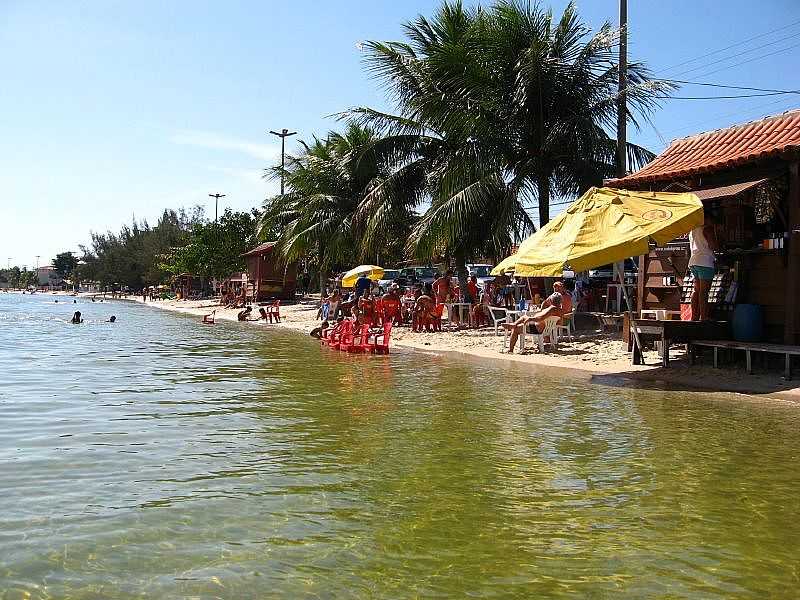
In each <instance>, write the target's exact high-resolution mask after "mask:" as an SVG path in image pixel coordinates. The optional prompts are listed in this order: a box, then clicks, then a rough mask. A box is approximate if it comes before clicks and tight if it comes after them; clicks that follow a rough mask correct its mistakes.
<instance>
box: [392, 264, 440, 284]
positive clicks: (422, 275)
mask: <svg viewBox="0 0 800 600" xmlns="http://www.w3.org/2000/svg"><path fill="white" fill-rule="evenodd" d="M438 276H439V274H438V273H437V272H436V269H434V268H433V267H405V268H403V269H400V275H399V276H398V277H397V278H396V279H397V282H398V283H399V284H400V285H403V286H408V285H414V284H416V283H428V284H432V283H433V282H434V281H436V278H437V277H438Z"/></svg>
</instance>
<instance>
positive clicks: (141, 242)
mask: <svg viewBox="0 0 800 600" xmlns="http://www.w3.org/2000/svg"><path fill="white" fill-rule="evenodd" d="M259 219H260V213H259V212H258V211H257V210H252V211H251V212H234V211H231V210H230V209H226V210H225V211H224V212H223V213H222V215H220V218H219V220H218V221H216V222H215V221H211V220H208V219H206V217H205V215H204V211H203V209H202V208H201V207H199V206H196V207H194V208H192V209H191V210H188V211H187V210H186V209H177V210H173V209H168V210H165V211H164V212H163V213H162V215H161V216H160V217H159V219H158V222H157V223H156V224H155V225H153V226H151V225H150V224H149V223H148V222H147V221H146V220H143V221H133V222H132V223H131V224H130V225H123V226H122V228H121V229H120V231H119V233H113V232H110V231H109V232H106V233H92V234H91V242H90V243H89V244H88V245H81V246H80V253H79V254H78V255H77V256H76V255H75V253H73V252H69V251H67V252H61V253H59V254H57V255H56V256H55V257H54V258H53V261H52V264H53V267H54V270H55V272H56V273H57V274H58V276H59V277H61V278H63V279H66V280H68V281H70V282H71V283H74V284H77V283H79V282H96V283H98V284H99V285H100V286H101V288H103V289H107V290H120V289H129V290H134V291H139V290H142V289H144V288H145V287H148V286H153V285H160V284H165V283H170V282H171V281H172V280H173V279H174V277H175V276H176V275H180V274H183V273H190V274H191V275H193V276H196V277H200V278H208V279H211V278H216V279H219V280H221V279H224V278H225V277H227V276H229V275H230V274H231V273H233V272H234V271H241V270H244V268H245V263H244V258H243V257H242V254H243V253H244V252H246V251H247V250H249V249H250V248H252V246H253V245H254V244H255V242H256V239H257V231H258V223H259ZM15 269H16V272H15V271H14V269H12V270H11V273H10V276H8V275H6V274H5V272H4V271H0V277H3V276H6V280H7V281H9V284H10V285H11V287H23V288H24V287H28V286H31V285H35V284H36V283H35V280H36V276H35V273H34V272H32V271H30V272H29V271H25V270H23V271H20V270H19V269H17V268H16V267H15ZM26 273H30V276H29V277H27V278H26V276H25V274H26Z"/></svg>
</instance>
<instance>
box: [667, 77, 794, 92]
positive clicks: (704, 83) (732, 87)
mask: <svg viewBox="0 0 800 600" xmlns="http://www.w3.org/2000/svg"><path fill="white" fill-rule="evenodd" d="M662 81H669V82H672V83H682V84H685V85H701V86H705V87H715V88H725V89H729V90H750V91H752V92H784V93H787V94H790V93H791V94H794V93H797V90H773V89H770V88H757V87H746V86H741V85H726V84H722V83H710V82H708V81H686V80H683V79H662Z"/></svg>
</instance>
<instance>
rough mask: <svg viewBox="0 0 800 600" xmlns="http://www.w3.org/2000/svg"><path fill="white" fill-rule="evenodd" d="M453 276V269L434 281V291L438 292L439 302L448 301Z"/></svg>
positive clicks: (437, 298)
mask: <svg viewBox="0 0 800 600" xmlns="http://www.w3.org/2000/svg"><path fill="white" fill-rule="evenodd" d="M452 277H453V271H450V270H448V271H447V272H446V273H445V274H444V275H442V276H441V277H439V279H437V280H436V281H434V282H433V293H434V294H436V302H437V303H438V304H443V303H445V302H447V297H448V296H449V295H450V285H451V283H452V282H451V279H452Z"/></svg>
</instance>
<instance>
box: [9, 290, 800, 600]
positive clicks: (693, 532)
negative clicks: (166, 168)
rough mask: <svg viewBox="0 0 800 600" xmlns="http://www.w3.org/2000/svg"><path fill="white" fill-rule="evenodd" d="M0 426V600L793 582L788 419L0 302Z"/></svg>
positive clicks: (184, 323)
mask: <svg viewBox="0 0 800 600" xmlns="http://www.w3.org/2000/svg"><path fill="white" fill-rule="evenodd" d="M76 309H78V310H81V311H82V312H84V316H85V318H86V320H87V322H86V323H85V324H84V325H82V326H72V325H68V324H67V323H66V322H65V321H66V319H68V318H69V316H70V315H71V313H72V311H73V310H76ZM111 313H114V314H116V315H117V317H118V318H119V321H118V322H117V323H116V324H114V325H110V324H108V323H104V322H102V321H103V320H105V319H107V317H108V316H109V315H110V314H111ZM0 411H1V412H0V490H2V494H0V598H3V599H5V598H31V599H39V598H75V599H89V598H91V599H106V598H109V599H112V598H414V597H424V598H515V597H517V598H703V599H705V598H797V597H798V589H800V520H799V519H798V513H800V499H799V498H800V496H799V495H798V494H799V493H800V464H799V463H798V461H799V460H800V407H797V406H794V405H789V404H784V403H775V402H758V401H752V400H750V399H747V398H743V397H735V396H722V395H720V396H715V395H711V394H707V393H695V392H685V391H681V392H678V391H674V392H659V391H653V390H642V389H632V388H625V387H606V386H600V385H592V384H589V383H585V382H581V381H570V380H568V379H566V380H565V379H555V378H554V379H549V378H547V377H543V376H541V375H538V374H533V373H531V372H530V371H527V370H525V369H524V368H519V367H516V366H504V365H501V364H494V363H481V362H477V361H469V360H460V359H454V358H452V357H439V356H428V355H422V354H417V353H402V352H398V353H394V354H392V355H391V356H389V357H363V356H348V355H340V354H338V353H335V352H330V351H327V350H323V349H320V348H319V346H318V345H317V343H316V342H314V341H313V340H311V339H308V338H306V337H304V336H301V335H299V334H296V333H293V332H287V331H281V330H277V329H270V328H254V327H243V326H240V325H239V324H236V323H227V324H220V325H217V326H214V327H206V326H202V325H200V324H198V323H197V320H196V319H193V318H188V317H184V316H180V315H176V314H171V313H165V312H161V311H158V310H154V309H150V308H147V307H143V306H139V305H131V304H125V303H119V302H117V303H110V302H106V303H102V304H101V303H90V302H88V303H87V302H85V301H81V302H80V303H79V305H78V306H74V305H72V304H71V303H65V302H64V300H63V298H62V299H60V302H59V304H54V303H53V297H52V296H42V295H36V296H33V297H29V296H15V295H9V294H0Z"/></svg>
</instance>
